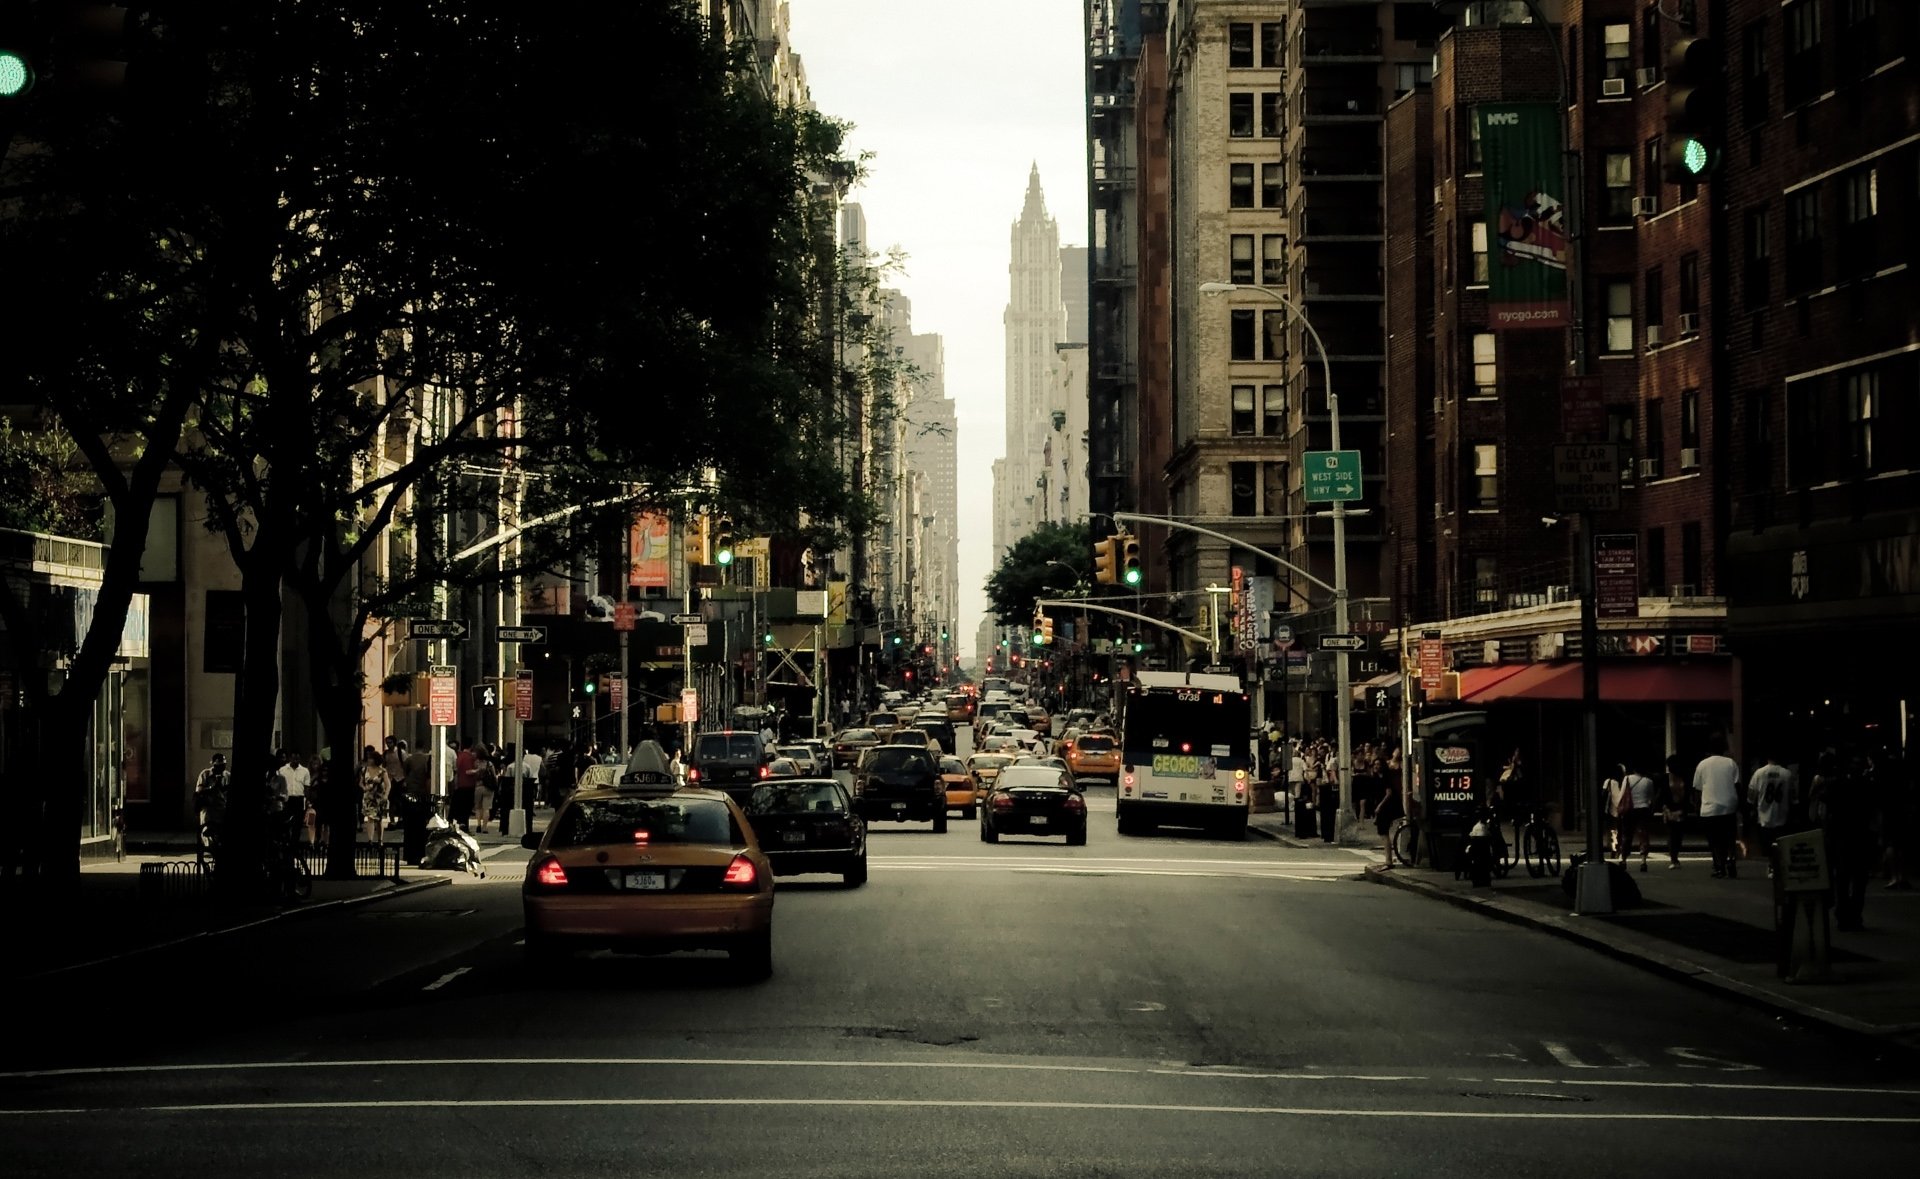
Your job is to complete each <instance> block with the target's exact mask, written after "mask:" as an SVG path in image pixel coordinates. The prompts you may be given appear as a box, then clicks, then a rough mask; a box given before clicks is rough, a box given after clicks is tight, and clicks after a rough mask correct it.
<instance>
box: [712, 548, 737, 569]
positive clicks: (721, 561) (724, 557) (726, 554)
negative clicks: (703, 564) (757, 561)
mask: <svg viewBox="0 0 1920 1179" xmlns="http://www.w3.org/2000/svg"><path fill="white" fill-rule="evenodd" d="M713 560H714V563H715V564H717V565H731V564H733V550H732V549H721V550H720V551H719V552H717V553H715V554H714V555H713Z"/></svg>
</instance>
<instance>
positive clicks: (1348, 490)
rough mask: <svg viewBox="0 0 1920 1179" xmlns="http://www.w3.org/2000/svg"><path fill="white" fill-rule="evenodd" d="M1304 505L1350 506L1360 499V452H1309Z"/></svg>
mask: <svg viewBox="0 0 1920 1179" xmlns="http://www.w3.org/2000/svg"><path fill="white" fill-rule="evenodd" d="M1306 472H1307V480H1306V482H1307V502H1308V503H1310V504H1342V503H1352V502H1353V501H1355V500H1357V499H1359V498H1360V452H1359V451H1357V450H1309V451H1308V452H1307V462H1306Z"/></svg>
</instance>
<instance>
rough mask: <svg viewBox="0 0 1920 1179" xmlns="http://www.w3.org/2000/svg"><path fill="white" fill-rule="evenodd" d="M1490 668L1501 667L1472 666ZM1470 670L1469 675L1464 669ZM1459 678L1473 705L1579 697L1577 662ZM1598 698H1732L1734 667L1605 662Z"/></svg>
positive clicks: (1621, 700)
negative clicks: (1477, 679)
mask: <svg viewBox="0 0 1920 1179" xmlns="http://www.w3.org/2000/svg"><path fill="white" fill-rule="evenodd" d="M1475 670H1477V671H1483V672H1492V671H1497V670H1503V669H1501V668H1476V669H1475ZM1467 674H1471V673H1467ZM1466 678H1467V675H1466V674H1463V675H1462V676H1461V680H1462V683H1461V685H1460V698H1461V699H1462V700H1465V701H1469V702H1471V703H1474V704H1491V703H1494V702H1496V701H1500V700H1534V701H1543V700H1578V699H1580V698H1581V692H1580V689H1581V677H1580V664H1579V663H1577V662H1573V663H1524V664H1519V665H1518V666H1517V669H1516V670H1515V671H1514V672H1512V673H1511V674H1508V675H1505V676H1501V677H1499V678H1498V679H1492V678H1488V679H1485V680H1482V681H1481V683H1480V684H1478V685H1474V686H1471V687H1470V686H1469V685H1468V684H1467V683H1466V682H1465V680H1466ZM1600 699H1602V700H1608V701H1613V702H1616V703H1623V704H1630V703H1661V704H1669V703H1671V704H1687V703H1707V702H1714V701H1727V700H1731V699H1733V665H1732V664H1731V663H1728V662H1720V661H1716V662H1712V663H1647V664H1629V665H1624V666H1623V665H1619V664H1606V665H1603V666H1602V667H1601V668H1600Z"/></svg>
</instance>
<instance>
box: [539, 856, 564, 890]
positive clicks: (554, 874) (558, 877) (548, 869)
mask: <svg viewBox="0 0 1920 1179" xmlns="http://www.w3.org/2000/svg"><path fill="white" fill-rule="evenodd" d="M533 878H534V880H535V881H537V882H538V883H540V884H544V885H546V886H547V887H548V888H563V887H565V886H566V883H567V870H566V869H565V868H562V867H561V866H560V861H559V860H556V859H554V858H553V857H552V856H548V857H547V858H546V859H545V860H544V861H543V862H542V863H541V865H540V867H539V869H538V870H536V871H535V872H534V874H533Z"/></svg>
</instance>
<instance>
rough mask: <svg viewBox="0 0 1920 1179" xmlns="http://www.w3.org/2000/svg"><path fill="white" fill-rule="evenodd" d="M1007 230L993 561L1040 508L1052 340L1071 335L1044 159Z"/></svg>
mask: <svg viewBox="0 0 1920 1179" xmlns="http://www.w3.org/2000/svg"><path fill="white" fill-rule="evenodd" d="M1009 237H1010V244H1011V248H1012V259H1011V261H1010V262H1009V263H1008V265H1007V310H1006V313H1005V315H1004V316H1003V317H1002V323H1003V324H1004V325H1005V329H1006V341H1007V345H1006V374H1007V376H1006V380H1007V384H1006V398H1007V400H1006V407H1007V408H1006V417H1007V421H1006V436H1007V444H1006V445H1007V449H1006V458H1005V460H1004V462H1003V463H1002V464H1000V465H999V466H998V467H997V468H996V476H995V480H994V519H993V561H994V562H995V563H996V564H997V563H998V562H999V560H1000V557H1001V556H1002V554H1004V553H1005V552H1006V550H1007V548H1008V546H1010V545H1012V544H1014V543H1015V542H1017V541H1018V540H1019V539H1020V538H1021V537H1023V536H1025V535H1026V534H1027V533H1028V532H1030V531H1032V530H1033V525H1034V523H1035V522H1036V521H1037V520H1039V519H1041V518H1042V516H1043V511H1042V507H1041V502H1040V500H1039V496H1040V494H1041V486H1040V480H1041V478H1042V476H1043V474H1044V473H1045V470H1046V462H1045V458H1044V457H1043V452H1044V450H1045V448H1046V445H1047V434H1048V433H1049V432H1050V431H1051V430H1052V421H1051V418H1050V415H1049V413H1048V411H1047V406H1048V403H1049V401H1050V398H1049V397H1048V383H1049V381H1050V379H1051V378H1050V375H1049V370H1050V369H1051V368H1052V366H1053V363H1054V345H1056V344H1058V343H1060V342H1061V341H1062V340H1064V339H1065V338H1066V331H1067V312H1066V308H1065V306H1064V305H1063V304H1062V302H1061V298H1060V229H1059V226H1058V225H1056V224H1055V223H1054V220H1053V218H1052V217H1050V216H1048V214H1047V201H1046V196H1045V194H1044V193H1042V192H1041V190H1040V167H1039V165H1037V164H1036V165H1034V167H1033V169H1032V171H1030V172H1029V173H1028V174H1027V196H1026V201H1025V203H1024V204H1023V205H1022V207H1021V210H1020V219H1019V220H1017V221H1015V222H1014V223H1013V229H1012V232H1011V234H1010V235H1009Z"/></svg>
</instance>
